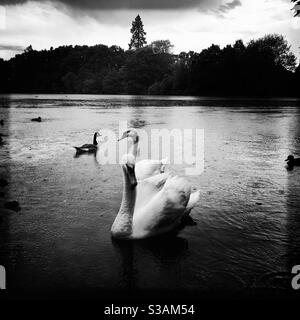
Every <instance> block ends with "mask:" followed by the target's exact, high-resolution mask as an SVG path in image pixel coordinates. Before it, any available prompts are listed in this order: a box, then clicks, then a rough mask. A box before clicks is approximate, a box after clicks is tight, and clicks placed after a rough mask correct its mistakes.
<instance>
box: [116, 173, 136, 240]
mask: <svg viewBox="0 0 300 320" xmlns="http://www.w3.org/2000/svg"><path fill="white" fill-rule="evenodd" d="M135 199H136V188H135V187H134V188H132V186H131V184H130V179H129V177H128V174H127V173H126V172H125V169H124V168H123V197H122V202H121V206H120V209H119V212H118V215H117V217H116V219H115V221H114V223H113V226H112V233H113V235H114V236H115V237H118V238H129V237H130V236H131V235H132V219H133V212H134V206H135Z"/></svg>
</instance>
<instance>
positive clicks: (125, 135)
mask: <svg viewBox="0 0 300 320" xmlns="http://www.w3.org/2000/svg"><path fill="white" fill-rule="evenodd" d="M125 138H132V140H133V142H138V138H139V135H138V132H137V130H136V129H133V128H130V129H128V130H126V131H124V132H123V134H122V136H121V137H120V138H119V139H118V141H120V140H123V139H125Z"/></svg>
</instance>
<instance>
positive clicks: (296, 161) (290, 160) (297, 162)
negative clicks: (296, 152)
mask: <svg viewBox="0 0 300 320" xmlns="http://www.w3.org/2000/svg"><path fill="white" fill-rule="evenodd" d="M285 161H286V162H287V165H288V166H289V167H293V166H300V158H295V157H294V156H293V155H289V156H288V157H287V159H285Z"/></svg>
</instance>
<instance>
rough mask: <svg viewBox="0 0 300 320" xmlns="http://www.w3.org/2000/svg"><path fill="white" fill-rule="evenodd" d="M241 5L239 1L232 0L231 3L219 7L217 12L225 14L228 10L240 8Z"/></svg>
mask: <svg viewBox="0 0 300 320" xmlns="http://www.w3.org/2000/svg"><path fill="white" fill-rule="evenodd" d="M241 5H242V3H241V1H239V0H233V1H232V2H227V3H225V4H222V5H220V6H219V8H218V10H217V11H218V12H220V13H225V12H227V11H229V10H232V9H234V8H236V7H240V6H241Z"/></svg>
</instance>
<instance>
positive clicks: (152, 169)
mask: <svg viewBox="0 0 300 320" xmlns="http://www.w3.org/2000/svg"><path fill="white" fill-rule="evenodd" d="M125 138H130V139H131V140H132V146H131V149H130V153H131V154H132V155H133V156H134V157H135V158H136V157H137V153H138V143H139V135H138V132H137V130H135V129H133V128H131V129H128V130H127V131H125V132H124V133H123V135H122V137H121V138H119V139H118V141H120V140H122V139H125ZM167 161H168V159H167V158H165V159H162V160H152V159H144V160H140V161H138V162H137V163H136V164H135V176H136V179H137V180H143V179H146V178H149V177H151V176H153V175H156V174H159V173H162V172H165V166H166V164H167Z"/></svg>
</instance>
